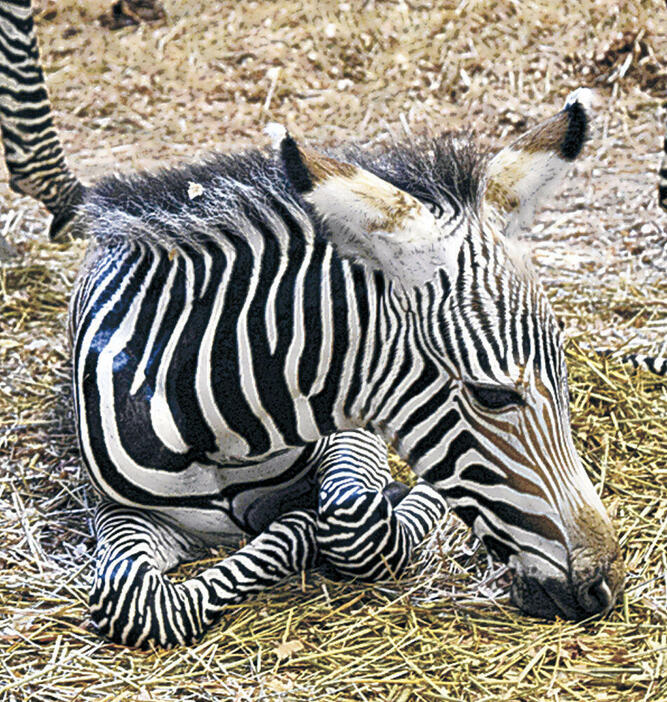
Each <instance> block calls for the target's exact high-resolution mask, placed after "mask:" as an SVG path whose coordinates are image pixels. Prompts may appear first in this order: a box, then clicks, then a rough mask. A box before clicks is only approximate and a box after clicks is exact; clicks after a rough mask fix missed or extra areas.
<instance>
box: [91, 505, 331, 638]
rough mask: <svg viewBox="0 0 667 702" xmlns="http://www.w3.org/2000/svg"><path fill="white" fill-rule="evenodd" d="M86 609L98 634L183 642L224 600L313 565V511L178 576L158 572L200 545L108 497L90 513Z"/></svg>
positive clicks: (214, 617) (201, 629)
mask: <svg viewBox="0 0 667 702" xmlns="http://www.w3.org/2000/svg"><path fill="white" fill-rule="evenodd" d="M95 526H96V531H97V538H98V546H97V550H96V553H95V558H96V572H95V578H94V582H93V587H92V591H91V594H90V610H91V616H92V619H93V622H94V624H95V625H96V626H97V628H98V629H99V631H100V633H102V634H104V635H106V636H108V637H109V638H110V639H112V640H113V641H115V642H117V643H122V644H125V645H129V646H147V645H148V644H149V643H153V644H155V645H159V646H165V647H170V646H175V645H178V644H189V643H192V642H194V641H196V640H197V639H199V638H200V637H201V636H202V635H203V634H204V633H205V632H206V631H207V630H208V629H209V628H210V627H211V626H212V625H213V624H215V622H217V621H218V620H219V619H220V617H221V616H222V615H223V614H224V612H225V609H226V607H228V606H229V605H231V604H237V603H239V602H242V601H243V600H245V599H246V598H247V597H248V596H249V595H252V594H255V593H257V592H260V591H261V590H264V589H265V588H266V587H268V586H269V585H272V584H274V583H276V582H278V581H279V580H282V579H283V578H285V577H286V576H288V575H292V574H294V573H299V572H301V571H302V570H305V569H308V568H312V567H313V566H314V565H315V561H316V553H317V547H316V543H315V514H314V512H313V511H311V510H298V511H293V512H289V513H287V514H284V515H282V516H281V517H279V518H278V519H276V520H275V521H274V522H273V523H272V524H271V525H270V526H269V527H268V528H267V529H266V530H265V531H264V532H263V533H261V534H260V535H259V536H257V537H255V538H254V539H253V540H252V541H251V542H250V543H249V544H247V545H246V546H244V547H243V548H241V549H240V550H239V551H237V552H236V553H234V554H233V555H231V556H229V557H228V558H225V559H224V560H223V561H222V562H221V563H219V564H218V565H216V566H214V567H212V568H209V569H208V570H205V571H204V572H203V573H201V575H198V576H196V577H193V578H190V579H189V580H186V581H185V582H183V583H178V584H176V583H172V582H171V581H170V580H169V579H168V578H167V577H166V576H165V575H164V573H165V571H167V570H169V569H170V568H173V567H174V566H175V565H177V564H178V563H179V562H181V561H183V560H185V559H188V558H192V557H193V556H194V555H196V554H197V553H198V552H200V551H201V546H202V545H201V543H199V542H198V541H197V540H195V539H193V538H191V537H186V536H185V535H184V534H183V533H182V532H181V531H179V530H178V529H176V528H175V527H174V526H172V525H170V524H169V523H168V522H166V521H165V520H164V519H163V518H161V517H160V516H158V515H155V514H153V513H150V512H142V511H138V510H133V509H130V508H127V507H122V506H120V505H116V504H112V503H110V502H105V503H103V504H102V505H101V506H100V507H99V508H98V511H97V515H96V518H95Z"/></svg>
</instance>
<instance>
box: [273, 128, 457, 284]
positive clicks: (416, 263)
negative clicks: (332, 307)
mask: <svg viewBox="0 0 667 702" xmlns="http://www.w3.org/2000/svg"><path fill="white" fill-rule="evenodd" d="M279 148H280V154H281V156H282V160H283V164H284V167H285V172H286V174H287V177H288V178H289V180H290V182H291V183H292V185H293V186H294V187H295V188H296V190H298V191H299V192H300V193H301V194H302V195H303V197H304V198H305V199H306V200H307V201H308V202H310V203H311V204H312V205H313V207H314V208H315V211H316V212H317V214H319V215H320V216H321V217H322V219H323V220H324V222H325V223H326V225H327V228H328V232H329V236H330V239H331V241H332V243H333V244H334V246H335V247H336V250H337V252H338V254H339V255H340V256H342V257H344V258H349V259H352V260H354V261H356V262H359V263H364V264H366V265H368V266H370V267H371V268H373V269H375V270H380V271H382V272H384V273H385V274H387V275H388V276H390V277H392V278H394V279H395V280H397V281H400V282H401V283H402V284H404V285H419V284H421V283H423V282H425V281H427V280H430V279H432V278H433V277H435V275H436V271H437V270H438V269H441V268H445V269H446V270H447V271H448V272H451V271H452V269H453V268H455V266H456V255H457V253H458V248H457V250H456V251H454V248H455V247H454V246H452V243H453V242H452V241H451V239H452V237H451V236H450V237H447V236H446V234H445V232H443V231H442V229H441V227H440V226H439V224H438V221H437V219H436V217H435V216H434V215H433V214H432V213H431V211H430V210H429V209H428V207H426V205H424V203H422V202H420V201H419V200H417V199H416V198H415V197H413V196H412V195H410V194H408V193H407V192H405V191H404V190H401V189H400V188H397V187H396V186H394V185H392V184H391V183H388V182H387V181H386V180H383V179H382V178H378V177H377V176H376V175H374V174H372V173H370V172H369V171H366V170H364V169H363V168H359V167H358V166H354V165H352V164H349V163H344V162H342V161H337V160H335V159H332V158H328V157H326V156H323V155H322V154H319V153H317V152H315V151H312V150H311V149H304V148H301V147H299V146H298V145H297V144H296V142H295V141H294V140H293V139H292V138H291V137H290V136H289V135H287V134H285V135H284V137H283V138H282V140H281V142H280V145H279ZM445 240H447V241H445ZM459 243H460V242H459Z"/></svg>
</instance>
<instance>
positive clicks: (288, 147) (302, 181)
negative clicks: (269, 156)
mask: <svg viewBox="0 0 667 702" xmlns="http://www.w3.org/2000/svg"><path fill="white" fill-rule="evenodd" d="M280 156H281V158H282V161H283V165H284V167H285V173H286V174H287V178H288V179H289V181H290V183H291V184H292V185H293V186H294V187H295V189H296V190H297V191H298V192H300V193H307V192H310V191H311V190H312V189H313V179H312V177H311V175H310V171H309V170H308V168H307V166H306V164H305V163H304V162H303V158H302V157H301V152H300V151H299V147H298V146H297V143H296V141H294V139H292V137H291V136H290V135H289V134H285V137H284V138H283V140H282V141H281V142H280Z"/></svg>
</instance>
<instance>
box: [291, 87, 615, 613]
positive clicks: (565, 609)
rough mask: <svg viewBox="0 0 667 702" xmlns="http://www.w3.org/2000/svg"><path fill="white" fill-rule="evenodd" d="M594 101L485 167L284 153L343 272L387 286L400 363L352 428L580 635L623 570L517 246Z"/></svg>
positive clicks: (437, 149) (520, 587) (459, 157)
mask: <svg viewBox="0 0 667 702" xmlns="http://www.w3.org/2000/svg"><path fill="white" fill-rule="evenodd" d="M587 97H588V96H587V91H576V92H575V93H573V94H572V95H571V96H570V97H569V98H568V101H567V102H566V105H565V107H564V109H563V110H562V111H561V112H560V113H558V114H557V115H555V116H554V117H552V118H551V119H549V120H547V121H545V122H543V123H541V124H540V125H538V126H537V127H535V128H534V129H532V130H530V131H529V132H528V133H526V134H525V135H523V136H522V137H521V138H520V139H518V140H517V141H516V142H515V143H513V144H512V145H511V146H509V147H507V148H505V149H503V150H501V151H500V152H499V153H497V154H496V155H495V156H494V157H492V158H490V159H485V158H482V157H480V155H479V154H476V153H475V152H474V151H473V150H472V148H471V147H470V145H469V144H467V145H466V144H461V143H459V142H457V141H456V140H452V139H439V140H438V139H436V140H431V141H428V142H426V143H424V144H421V145H418V146H417V147H395V148H394V149H392V150H390V151H388V152H384V153H382V154H380V155H375V156H368V155H364V154H361V153H353V152H349V151H348V152H347V153H346V155H345V160H338V159H333V158H329V157H325V156H322V155H321V154H318V153H315V152H313V151H311V150H308V149H304V148H300V147H299V146H297V144H296V143H295V142H294V141H293V140H292V139H291V137H289V136H285V137H284V138H283V139H282V141H281V142H280V150H281V154H282V159H283V166H284V169H285V171H286V173H287V176H288V179H289V180H290V182H291V183H292V185H293V186H294V187H295V188H296V189H297V190H298V191H299V192H300V193H301V195H302V196H303V198H304V199H305V200H306V202H308V203H309V205H310V207H311V208H312V210H313V211H314V215H315V218H316V219H319V220H321V221H322V222H323V223H324V229H325V235H326V236H327V237H328V238H329V239H330V241H331V242H332V243H333V245H334V247H335V248H336V250H337V252H338V254H339V256H341V257H342V258H344V259H348V260H352V261H353V262H354V263H355V264H360V265H361V266H362V268H364V269H366V271H367V273H368V271H373V273H372V275H373V276H375V279H381V280H382V281H383V287H382V290H383V295H384V297H383V298H382V302H381V303H380V304H379V305H378V307H379V308H380V309H382V310H384V316H382V314H380V313H379V314H378V317H379V318H381V320H380V321H379V322H378V324H379V325H380V326H381V327H382V331H381V332H379V333H378V336H377V338H380V339H381V340H382V345H383V346H384V347H385V348H386V349H389V348H393V349H394V352H393V357H392V353H388V352H385V353H384V356H383V357H384V358H385V359H386V362H385V364H384V366H383V365H382V364H381V363H380V364H377V366H376V367H375V368H374V370H373V372H372V377H369V378H368V379H367V383H366V390H365V393H366V394H364V391H362V392H360V394H359V400H358V401H357V402H356V404H355V408H356V409H354V411H356V413H357V419H358V421H359V423H361V424H364V425H366V426H370V427H372V428H373V429H374V430H376V431H378V432H380V433H381V434H382V435H383V436H384V437H385V438H387V439H388V440H389V441H390V442H392V443H393V444H394V445H395V447H396V448H397V450H398V452H399V454H400V455H401V457H402V458H404V459H405V460H407V462H408V463H409V464H410V465H411V467H412V468H413V470H414V471H415V472H416V473H417V475H419V476H421V477H422V478H423V479H425V480H426V481H428V482H430V483H431V484H432V485H434V486H435V487H436V488H437V489H438V490H439V491H440V492H441V494H443V495H444V496H445V497H446V499H447V501H448V502H449V504H450V505H452V506H453V508H454V509H455V510H456V512H457V513H458V514H459V515H460V516H461V517H462V518H463V519H464V520H465V521H466V523H467V524H469V525H470V526H471V527H472V528H473V530H474V532H475V533H476V534H477V535H478V536H479V537H480V538H481V540H482V541H483V542H484V543H485V544H486V546H487V547H488V548H489V549H490V551H491V552H492V553H494V554H495V555H496V556H497V557H499V558H500V559H501V560H503V561H504V562H507V563H509V564H510V566H511V567H512V568H513V570H514V573H515V577H514V582H513V587H512V596H513V600H514V601H515V603H516V604H518V605H519V606H520V607H521V608H522V609H523V610H524V611H525V612H527V613H529V614H534V615H539V616H547V617H550V616H555V615H560V616H565V617H567V618H576V619H579V618H582V617H585V616H588V615H590V614H593V613H599V612H604V611H607V610H608V609H609V608H610V607H611V606H612V605H613V603H614V601H615V599H616V597H617V595H618V593H619V591H620V590H621V588H622V581H623V564H622V558H621V555H620V550H619V545H618V540H617V537H616V535H615V533H614V529H613V527H612V525H611V522H610V520H609V517H608V516H607V514H606V512H605V510H604V507H603V506H602V503H601V501H600V498H599V497H598V495H597V494H596V491H595V489H594V487H593V485H592V483H591V481H590V479H589V478H588V476H587V474H586V472H585V470H584V467H583V465H582V461H581V459H580V457H579V455H578V454H577V451H576V449H575V447H574V444H573V440H572V433H571V428H570V416H569V404H568V403H569V400H568V385H567V370H566V366H565V361H564V355H563V341H562V335H561V331H560V328H559V325H558V324H557V322H556V320H555V318H554V315H553V312H552V310H551V307H550V305H549V302H548V300H547V297H546V295H545V293H544V291H543V289H542V288H541V286H540V284H539V282H538V281H537V279H536V278H535V276H534V275H533V273H532V272H531V269H530V266H529V265H528V263H527V261H526V260H525V257H523V256H522V255H520V253H518V251H517V244H516V243H515V241H514V240H513V238H512V237H513V234H514V233H515V231H516V230H518V229H519V228H521V227H522V226H524V225H525V224H526V223H527V222H528V220H529V219H530V218H531V217H532V214H533V211H534V208H535V205H536V202H537V200H538V198H539V197H540V196H542V195H543V194H544V193H545V191H547V190H548V189H549V188H550V186H553V185H554V184H556V183H557V181H558V179H559V178H560V177H562V176H563V175H564V173H565V172H566V170H567V168H568V166H569V165H570V163H571V162H572V161H573V160H574V159H575V158H576V157H577V156H578V155H579V152H580V151H581V148H582V146H583V143H584V141H585V138H586V132H587V123H588V118H587V107H588V105H587V104H586V103H587V102H588V100H587ZM392 334H393V336H392ZM397 338H400V343H396V339H397Z"/></svg>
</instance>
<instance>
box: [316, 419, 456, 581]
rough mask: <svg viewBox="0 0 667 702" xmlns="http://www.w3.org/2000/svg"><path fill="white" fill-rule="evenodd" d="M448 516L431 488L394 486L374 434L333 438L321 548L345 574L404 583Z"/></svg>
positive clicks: (322, 480) (321, 507)
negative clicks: (415, 557)
mask: <svg viewBox="0 0 667 702" xmlns="http://www.w3.org/2000/svg"><path fill="white" fill-rule="evenodd" d="M403 495H405V496H403ZM445 511H446V506H445V501H444V500H443V498H442V497H440V495H439V494H438V493H437V492H436V491H435V490H434V489H433V488H432V487H431V486H430V485H428V484H426V483H420V484H418V485H417V486H416V487H415V488H413V489H412V490H408V489H407V487H403V488H401V486H400V484H397V483H392V482H391V474H390V471H389V465H388V463H387V449H386V446H385V444H384V442H382V441H381V440H380V439H379V438H377V437H376V436H374V435H373V434H370V433H368V432H366V431H362V430H357V431H347V432H341V433H340V434H336V435H335V436H334V437H333V438H332V440H331V442H330V444H329V446H328V448H327V451H326V453H325V454H324V456H323V457H322V459H321V464H320V468H319V502H318V512H317V543H318V547H319V550H320V556H321V558H322V559H323V560H324V561H325V562H327V563H328V564H329V565H331V566H333V568H334V569H335V570H336V571H337V572H338V573H339V574H341V575H343V576H346V577H358V578H361V579H363V580H368V581H374V580H381V579H384V578H387V577H398V576H399V575H400V574H401V573H402V571H403V569H404V568H405V566H406V565H407V563H408V562H409V560H410V556H411V554H412V550H413V548H414V547H415V546H416V545H417V544H418V543H420V542H421V541H422V540H423V539H424V537H425V536H426V534H427V533H428V532H429V531H430V530H431V529H432V528H433V527H434V526H435V525H436V524H437V523H438V521H439V520H440V519H442V517H443V516H444V514H445Z"/></svg>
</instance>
